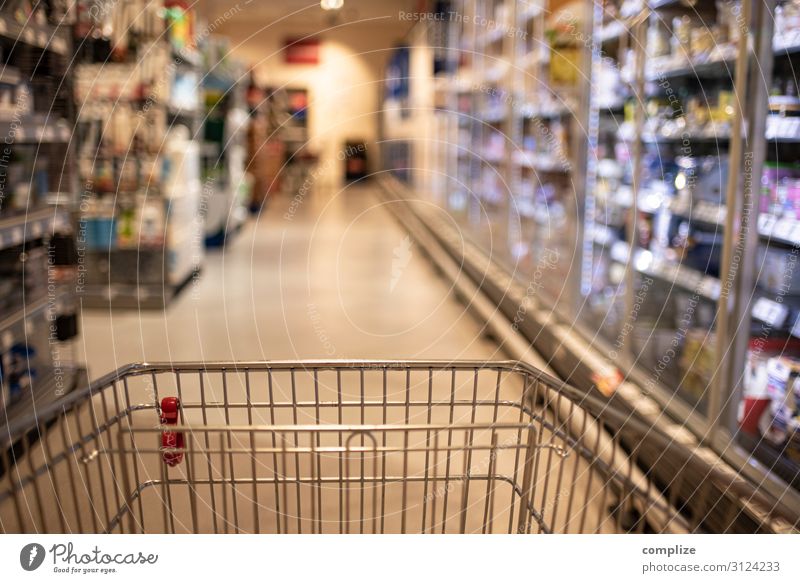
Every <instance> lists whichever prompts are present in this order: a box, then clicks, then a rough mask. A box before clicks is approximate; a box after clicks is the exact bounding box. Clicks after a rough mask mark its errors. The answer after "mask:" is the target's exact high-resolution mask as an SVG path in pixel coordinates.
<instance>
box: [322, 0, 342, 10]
mask: <svg viewBox="0 0 800 583" xmlns="http://www.w3.org/2000/svg"><path fill="white" fill-rule="evenodd" d="M319 5H320V6H321V7H322V9H323V10H339V9H340V8H341V7H342V6H344V0H320V3H319Z"/></svg>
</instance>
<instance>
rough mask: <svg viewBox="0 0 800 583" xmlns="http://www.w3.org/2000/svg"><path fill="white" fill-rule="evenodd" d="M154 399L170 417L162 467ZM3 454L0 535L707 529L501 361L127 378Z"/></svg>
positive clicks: (624, 429)
mask: <svg viewBox="0 0 800 583" xmlns="http://www.w3.org/2000/svg"><path fill="white" fill-rule="evenodd" d="M164 396H178V397H179V398H180V399H181V403H182V407H181V426H180V427H178V428H175V427H170V430H173V431H183V432H184V434H185V435H186V444H185V447H184V448H183V449H182V450H181V451H182V453H184V461H183V463H182V464H180V465H178V466H176V467H168V466H167V465H166V464H165V463H164V462H163V459H162V456H163V454H164V453H165V449H164V448H163V447H161V441H160V434H161V432H162V431H163V429H164V428H163V427H161V426H160V420H159V407H158V403H159V402H160V399H161V398H162V397H164ZM44 428H49V429H48V430H47V431H45V430H44ZM620 436H624V437H625V440H624V441H625V443H626V444H628V447H627V449H625V448H623V447H622V445H621V444H622V441H623V440H621V437H620ZM2 438H3V445H4V446H3V447H2V450H1V451H2V455H0V470H2V474H0V529H1V530H3V531H4V532H20V531H43V532H215V533H218V532H276V533H289V532H297V533H312V532H320V533H321V532H325V533H329V532H338V533H348V532H359V533H363V532H381V533H382V532H483V533H493V532H507V533H512V532H519V533H528V532H542V533H548V532H651V531H658V532H672V531H687V530H689V531H704V530H707V525H706V524H705V517H704V516H702V515H695V516H684V514H683V513H682V512H681V511H682V510H683V509H684V508H685V507H686V500H683V499H678V498H677V497H675V496H673V495H671V494H672V493H673V492H677V491H678V490H679V489H680V488H677V489H676V488H674V487H673V486H674V484H675V483H677V484H682V480H685V479H686V477H687V476H691V477H692V478H693V477H694V476H695V475H696V468H697V466H696V463H695V460H693V458H692V456H691V455H690V454H687V455H686V456H685V460H686V461H685V463H684V464H683V467H676V468H675V481H674V483H672V484H661V485H659V486H660V487H659V488H657V487H656V485H654V484H652V483H651V482H650V481H644V482H643V481H642V480H637V479H635V473H634V468H636V467H637V461H638V452H639V451H640V449H643V448H651V449H652V448H657V449H661V450H663V451H665V450H666V449H668V448H670V449H674V448H675V447H677V445H676V444H675V443H674V442H673V441H672V440H669V439H667V438H666V436H663V435H660V434H659V433H657V432H655V431H654V430H653V429H652V428H650V427H646V426H643V425H642V424H640V423H638V422H635V421H633V420H632V419H629V418H628V417H627V416H626V415H624V414H623V413H621V412H620V411H618V410H616V408H614V407H613V406H612V405H611V404H610V403H609V402H604V401H600V400H598V399H595V398H592V397H589V396H587V395H584V394H582V393H580V392H579V391H577V390H576V389H574V388H572V387H570V386H568V385H566V384H564V383H562V382H560V381H558V380H556V379H553V378H551V377H548V376H547V375H545V374H543V373H541V372H539V371H537V370H535V369H533V368H531V367H529V366H527V365H524V364H520V363H516V362H476V361H465V362H439V361H424V362H422V361H413V362H412V361H381V362H378V361H361V362H356V361H327V362H321V361H315V362H310V361H291V362H247V363H229V362H228V363H226V362H213V363H180V364H170V363H165V364H139V365H129V366H127V367H123V368H121V369H120V370H118V371H116V372H114V373H111V374H109V375H107V376H106V377H104V378H102V379H100V380H98V381H96V382H94V383H92V384H91V385H90V386H89V387H87V388H86V389H84V390H82V391H79V392H77V393H73V394H71V395H69V396H68V397H66V398H65V399H64V400H62V401H60V402H59V403H56V404H53V405H51V406H50V407H48V408H46V409H45V410H43V411H39V412H37V414H36V415H31V416H30V417H29V418H28V419H23V420H19V421H17V422H15V423H14V424H13V425H10V426H7V427H6V428H5V429H4V430H3V432H2ZM631 443H633V444H634V445H633V446H631V445H630V444H631ZM167 453H170V452H169V451H167ZM172 453H174V452H172ZM673 453H674V452H673ZM670 459H675V457H674V456H670ZM690 471H691V472H692V473H690ZM707 479H708V480H710V481H713V482H714V483H715V484H716V485H717V486H719V484H720V483H721V481H724V480H727V485H726V489H725V491H727V492H729V493H730V495H731V496H744V495H747V496H749V498H750V500H756V501H758V502H760V503H762V505H766V508H767V512H766V513H765V517H766V518H767V519H768V518H770V517H771V515H772V513H773V512H774V511H775V507H774V505H773V506H769V504H768V503H769V501H768V500H764V499H762V498H761V497H760V496H759V494H758V493H757V492H754V491H753V490H752V489H747V488H746V486H745V485H744V484H742V483H741V482H740V481H737V480H731V479H730V476H727V475H720V474H718V473H715V472H708V473H707ZM707 491H708V490H707V489H706V488H704V487H703V484H698V487H697V488H696V489H695V494H694V495H695V496H696V497H697V498H701V499H703V498H704V497H707ZM695 502H696V500H695ZM765 503H766V504H765ZM695 506H696V505H695ZM711 506H713V504H711V501H705V500H702V504H701V507H706V508H711ZM676 508H677V509H676ZM737 519H738V516H729V517H727V522H726V523H725V524H723V525H721V526H720V525H715V529H714V530H719V531H729V530H735V529H734V526H735V525H736V524H738V523H737Z"/></svg>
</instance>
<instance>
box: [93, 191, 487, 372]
mask: <svg viewBox="0 0 800 583" xmlns="http://www.w3.org/2000/svg"><path fill="white" fill-rule="evenodd" d="M373 189H374V187H370V186H364V185H356V186H350V187H346V188H344V189H342V190H333V189H331V190H328V191H327V192H316V193H313V194H311V195H309V196H308V197H307V198H306V199H305V200H303V201H302V202H300V203H299V204H295V205H294V206H293V205H292V203H291V201H290V199H289V197H288V196H283V197H276V198H274V199H272V200H271V201H270V203H269V204H268V205H267V206H266V208H265V209H264V211H263V212H262V213H261V214H260V215H259V216H258V217H256V218H253V219H251V221H250V222H249V224H248V226H247V227H246V228H245V229H244V230H243V231H242V232H241V233H240V234H239V235H238V236H237V237H236V238H235V239H234V240H233V241H232V242H231V243H230V244H229V245H228V246H227V247H226V248H225V249H224V250H211V251H210V252H208V254H207V256H206V259H205V264H204V269H203V272H202V274H201V275H200V276H199V278H198V279H197V280H196V281H193V282H191V283H190V284H189V286H188V287H187V288H186V289H185V290H184V291H183V292H182V293H181V295H180V296H179V297H178V298H176V300H175V301H173V303H172V304H171V305H170V306H169V307H168V308H167V309H166V310H165V311H163V312H162V311H141V312H137V311H109V310H86V311H84V312H83V322H82V331H83V334H82V340H81V348H80V350H79V352H81V353H82V354H80V355H79V358H82V359H83V360H85V362H86V363H87V366H88V368H89V374H90V376H92V377H93V378H94V377H97V376H99V375H101V374H103V373H106V372H108V371H110V370H113V369H115V368H117V367H119V366H122V365H124V364H126V363H129V362H135V361H144V360H147V361H185V360H230V359H236V360H270V359H299V358H337V359H359V358H446V359H456V358H461V359H464V358H478V359H489V358H502V357H503V355H502V354H501V353H498V352H497V350H496V348H495V347H494V346H493V345H492V344H491V343H489V342H487V341H486V340H485V339H484V338H483V337H482V336H481V330H480V326H479V325H478V324H477V323H476V321H475V320H473V319H472V317H471V316H470V315H469V314H468V313H466V312H465V310H464V308H463V306H462V305H461V304H459V303H458V302H457V301H456V300H455V299H453V297H452V296H451V295H450V293H449V288H448V285H447V283H446V282H445V281H444V280H442V279H441V278H439V277H437V276H436V274H435V273H434V271H433V269H432V266H431V265H430V263H429V261H428V260H427V259H426V258H425V256H424V255H423V253H422V252H421V251H420V250H418V249H416V248H415V246H414V244H413V242H411V241H410V240H409V239H408V238H407V235H406V233H405V232H403V230H402V229H401V228H400V227H399V225H398V224H397V223H396V222H395V221H394V220H393V219H392V217H391V215H390V213H389V212H388V211H387V209H385V208H383V203H382V202H381V201H379V199H378V198H377V197H376V196H375V194H374V190H373Z"/></svg>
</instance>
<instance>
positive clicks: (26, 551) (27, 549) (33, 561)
mask: <svg viewBox="0 0 800 583" xmlns="http://www.w3.org/2000/svg"><path fill="white" fill-rule="evenodd" d="M44 555H45V552H44V547H43V546H42V545H40V544H38V543H30V544H27V545H25V546H24V547H22V550H21V551H20V552H19V564H20V565H21V566H22V568H23V569H25V570H26V571H35V570H36V569H38V568H39V567H41V566H42V563H44Z"/></svg>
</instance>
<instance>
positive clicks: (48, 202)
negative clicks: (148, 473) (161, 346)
mask: <svg viewBox="0 0 800 583" xmlns="http://www.w3.org/2000/svg"><path fill="white" fill-rule="evenodd" d="M71 19H72V15H71V14H69V13H68V12H67V10H66V7H65V6H62V5H61V4H60V3H57V2H53V3H49V6H48V8H47V9H45V8H44V5H40V6H37V7H36V8H35V9H34V10H33V11H32V12H31V13H29V14H27V13H23V12H21V11H19V10H16V11H12V10H9V9H0V104H1V105H0V135H1V136H2V138H0V139H2V147H1V148H0V418H2V419H3V421H4V422H5V421H12V420H14V419H15V418H16V417H17V416H19V415H24V414H30V412H31V411H32V410H34V409H35V407H41V406H44V405H46V404H47V403H49V402H51V401H53V400H55V399H57V398H59V397H61V396H63V395H64V394H66V393H68V392H69V391H70V390H72V389H73V388H74V387H75V386H76V385H77V384H78V383H81V382H83V379H84V376H85V375H84V373H83V371H82V369H81V367H80V365H79V364H78V363H77V362H76V361H75V359H74V350H73V339H74V338H75V336H76V335H77V333H78V320H79V309H78V304H77V301H76V289H78V288H79V287H80V285H81V277H80V275H79V272H78V257H77V254H76V248H75V231H74V228H73V224H72V220H71V213H72V211H73V210H74V206H75V204H76V199H77V192H78V190H77V185H76V183H75V175H74V172H72V171H71V170H70V163H71V161H72V159H73V152H72V149H71V147H70V144H69V141H70V136H71V130H72V123H73V115H74V113H73V110H72V107H71V100H70V95H69V88H70V87H71V84H72V77H71V74H70V70H69V67H68V60H67V56H68V54H69V50H70V36H69V25H70V23H71Z"/></svg>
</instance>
